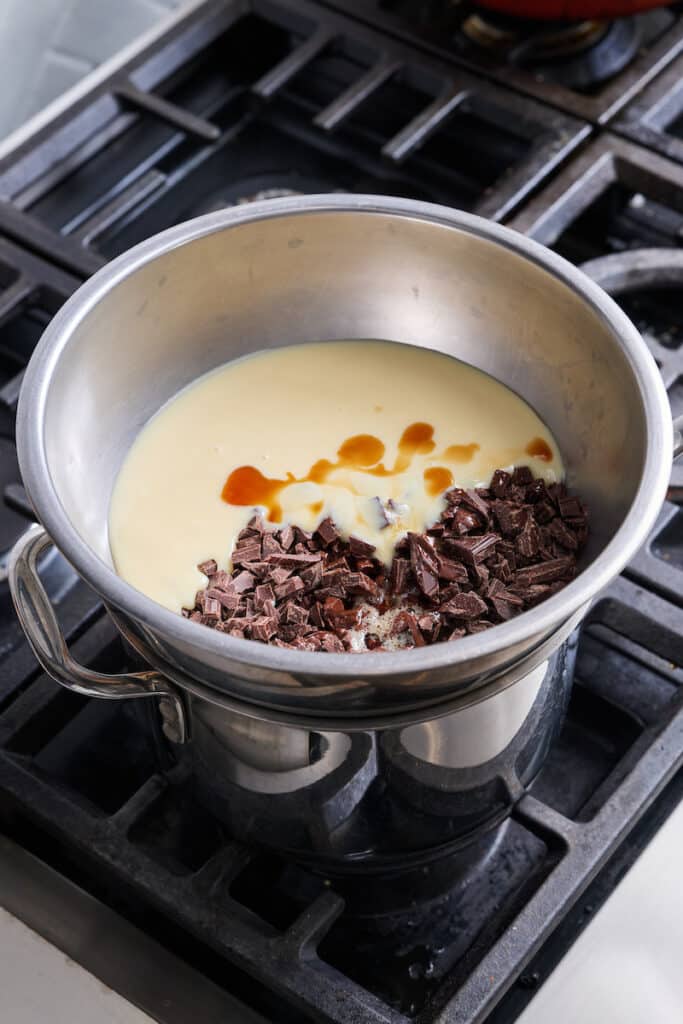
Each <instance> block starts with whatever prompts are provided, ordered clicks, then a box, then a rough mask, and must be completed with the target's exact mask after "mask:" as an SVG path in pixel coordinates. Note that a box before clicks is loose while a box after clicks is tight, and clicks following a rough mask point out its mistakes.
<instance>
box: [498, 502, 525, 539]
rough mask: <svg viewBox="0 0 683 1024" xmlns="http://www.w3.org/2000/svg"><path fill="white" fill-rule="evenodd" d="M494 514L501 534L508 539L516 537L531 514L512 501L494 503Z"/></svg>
mask: <svg viewBox="0 0 683 1024" xmlns="http://www.w3.org/2000/svg"><path fill="white" fill-rule="evenodd" d="M493 513H494V515H495V517H496V521H497V523H498V526H499V527H500V530H501V533H503V534H505V536H506V537H516V536H517V534H518V533H520V532H521V530H522V529H523V527H524V526H525V524H526V521H527V519H528V518H529V513H528V511H527V510H526V509H525V508H524V506H523V505H522V506H521V507H520V506H519V505H514V504H513V502H511V501H494V503H493Z"/></svg>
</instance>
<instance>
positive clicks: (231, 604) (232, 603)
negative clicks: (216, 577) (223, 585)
mask: <svg viewBox="0 0 683 1024" xmlns="http://www.w3.org/2000/svg"><path fill="white" fill-rule="evenodd" d="M206 596H207V597H210V598H212V599H213V600H214V601H218V603H219V605H220V606H221V608H225V610H226V612H234V610H235V608H237V605H238V604H239V603H240V595H239V594H238V593H237V591H236V590H235V589H234V588H233V589H232V590H217V589H215V588H214V587H213V586H210V587H209V588H208V589H207V591H206Z"/></svg>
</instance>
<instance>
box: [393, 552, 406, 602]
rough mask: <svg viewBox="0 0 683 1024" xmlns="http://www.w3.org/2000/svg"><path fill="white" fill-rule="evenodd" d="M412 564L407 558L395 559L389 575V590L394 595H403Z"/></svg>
mask: <svg viewBox="0 0 683 1024" xmlns="http://www.w3.org/2000/svg"><path fill="white" fill-rule="evenodd" d="M409 570H410V562H409V561H408V560H407V559H406V558H396V557H394V560H393V562H392V563H391V572H390V573H389V590H390V591H391V593H392V594H402V593H404V591H405V589H406V582H407V579H408V572H409Z"/></svg>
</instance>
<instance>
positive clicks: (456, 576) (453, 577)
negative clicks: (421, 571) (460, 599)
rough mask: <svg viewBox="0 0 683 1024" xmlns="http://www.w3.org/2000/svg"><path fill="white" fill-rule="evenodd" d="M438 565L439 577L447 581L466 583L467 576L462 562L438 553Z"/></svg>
mask: <svg viewBox="0 0 683 1024" xmlns="http://www.w3.org/2000/svg"><path fill="white" fill-rule="evenodd" d="M438 565H439V579H441V580H445V581H446V582H447V583H453V582H455V583H467V580H468V579H469V577H468V575H467V569H466V568H465V566H464V565H463V564H462V562H454V561H453V559H452V558H444V557H443V555H440V556H439V558H438Z"/></svg>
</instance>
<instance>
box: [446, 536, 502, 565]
mask: <svg viewBox="0 0 683 1024" xmlns="http://www.w3.org/2000/svg"><path fill="white" fill-rule="evenodd" d="M499 540H500V537H499V536H498V535H497V534H495V533H485V534H483V535H482V536H481V537H463V538H461V539H459V540H450V541H449V542H448V547H449V551H451V552H452V553H454V554H456V555H458V556H459V557H460V558H461V559H462V561H463V562H465V563H466V564H467V565H474V564H475V562H483V560H484V559H485V558H487V557H488V556H489V555H490V554H492V552H493V549H494V548H495V546H496V544H497V543H498V541H499Z"/></svg>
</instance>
